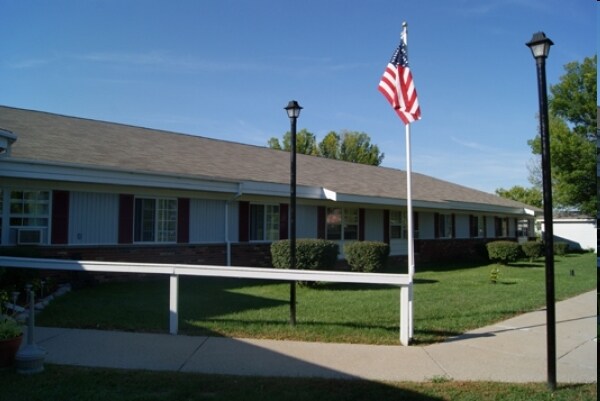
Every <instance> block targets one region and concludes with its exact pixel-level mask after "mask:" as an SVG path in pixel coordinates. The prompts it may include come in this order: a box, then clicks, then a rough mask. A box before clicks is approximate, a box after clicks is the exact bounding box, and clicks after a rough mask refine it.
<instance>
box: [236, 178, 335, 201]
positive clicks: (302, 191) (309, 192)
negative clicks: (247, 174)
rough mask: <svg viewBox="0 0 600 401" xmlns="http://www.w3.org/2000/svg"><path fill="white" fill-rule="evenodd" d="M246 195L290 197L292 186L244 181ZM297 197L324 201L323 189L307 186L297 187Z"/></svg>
mask: <svg viewBox="0 0 600 401" xmlns="http://www.w3.org/2000/svg"><path fill="white" fill-rule="evenodd" d="M242 186H243V188H244V195H263V196H275V197H284V198H285V197H289V196H290V184H279V183H273V182H259V181H243V182H242ZM296 196H297V197H298V198H302V199H324V198H323V194H322V190H321V188H317V187H309V186H306V185H297V186H296Z"/></svg>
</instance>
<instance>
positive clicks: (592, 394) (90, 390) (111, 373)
mask: <svg viewBox="0 0 600 401" xmlns="http://www.w3.org/2000/svg"><path fill="white" fill-rule="evenodd" d="M0 388H1V389H2V400H3V401H17V400H19V401H20V400H29V401H38V400H40V401H41V400H44V401H45V400H63V401H69V400H78V401H80V400H86V401H94V400H111V401H122V400H178V401H179V400H189V401H193V400H215V401H218V400H231V401H235V400H248V401H252V400H282V401H288V400H309V401H313V400H316V399H318V400H321V401H329V400H380V401H385V400H416V401H442V400H452V401H475V400H477V401H488V400H490V401H491V400H494V401H510V400H513V401H516V400H528V401H538V400H539V401H542V400H548V401H550V400H553V401H563V400H564V401H567V400H568V401H592V400H596V399H597V384H596V383H592V384H576V385H560V386H559V387H558V389H557V391H555V392H554V393H550V392H549V391H548V390H547V388H546V385H545V384H509V383H493V382H455V381H431V382H425V383H406V382H403V383H384V382H371V381H359V380H350V381H344V380H332V379H297V378H277V379H274V378H259V377H234V376H214V375H201V374H191V373H175V372H148V371H121V370H111V369H91V368H81V367H66V366H55V365H46V370H45V371H44V372H43V373H41V374H36V375H30V376H29V375H18V374H16V373H14V372H13V371H0Z"/></svg>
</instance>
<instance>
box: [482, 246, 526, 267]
mask: <svg viewBox="0 0 600 401" xmlns="http://www.w3.org/2000/svg"><path fill="white" fill-rule="evenodd" d="M486 247H487V250H488V255H489V257H490V260H491V261H493V262H497V263H500V264H503V265H506V264H508V263H510V262H514V261H516V260H517V259H519V256H520V255H521V247H520V246H519V244H517V243H516V242H512V241H494V242H489V243H488V244H487V245H486Z"/></svg>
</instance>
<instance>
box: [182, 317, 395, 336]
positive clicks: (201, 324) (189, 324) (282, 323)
mask: <svg viewBox="0 0 600 401" xmlns="http://www.w3.org/2000/svg"><path fill="white" fill-rule="evenodd" d="M184 321H185V325H184V326H182V327H181V328H182V330H184V331H185V330H188V329H190V330H192V331H194V332H195V333H198V332H197V331H195V330H197V329H200V330H208V331H210V330H211V329H208V328H207V327H206V324H207V323H212V322H215V323H224V324H229V323H231V324H234V325H239V324H250V325H259V326H261V327H262V326H264V327H272V328H277V327H279V328H282V329H285V330H288V329H292V330H298V329H302V328H330V329H336V328H347V329H353V330H380V331H384V332H390V333H397V332H398V325H370V324H365V323H353V322H317V321H303V320H302V318H301V317H300V318H299V319H298V323H297V325H296V327H293V328H292V327H291V326H290V324H289V322H288V320H283V319H282V320H272V319H271V320H267V319H257V320H246V319H228V318H218V319H206V320H193V319H185V320H184Z"/></svg>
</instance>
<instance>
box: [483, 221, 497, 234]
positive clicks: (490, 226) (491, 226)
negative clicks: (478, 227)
mask: <svg viewBox="0 0 600 401" xmlns="http://www.w3.org/2000/svg"><path fill="white" fill-rule="evenodd" d="M485 227H486V233H485V236H486V238H496V220H494V217H492V216H485Z"/></svg>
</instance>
